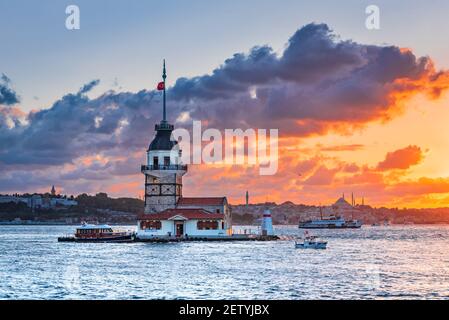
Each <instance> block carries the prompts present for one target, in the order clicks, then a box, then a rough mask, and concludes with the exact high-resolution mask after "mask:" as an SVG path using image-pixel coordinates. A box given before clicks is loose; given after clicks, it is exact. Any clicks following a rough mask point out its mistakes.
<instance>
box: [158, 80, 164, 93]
mask: <svg viewBox="0 0 449 320" xmlns="http://www.w3.org/2000/svg"><path fill="white" fill-rule="evenodd" d="M157 89H158V90H159V91H162V90H164V89H165V83H163V82H159V84H158V85H157Z"/></svg>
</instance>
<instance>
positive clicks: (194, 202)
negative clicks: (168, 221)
mask: <svg viewBox="0 0 449 320" xmlns="http://www.w3.org/2000/svg"><path fill="white" fill-rule="evenodd" d="M225 203H226V198H225V197H219V198H218V197H217V198H180V199H179V201H178V206H180V207H182V206H222V205H224V204H225Z"/></svg>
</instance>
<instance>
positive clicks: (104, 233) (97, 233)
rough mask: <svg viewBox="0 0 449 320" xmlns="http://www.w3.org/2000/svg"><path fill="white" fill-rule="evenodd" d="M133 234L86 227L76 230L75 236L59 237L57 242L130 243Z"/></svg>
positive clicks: (106, 228)
mask: <svg viewBox="0 0 449 320" xmlns="http://www.w3.org/2000/svg"><path fill="white" fill-rule="evenodd" d="M134 238H135V233H134V232H133V231H128V230H114V229H113V228H112V227H110V226H108V225H88V224H86V223H83V225H82V226H80V227H78V228H76V232H75V235H73V236H64V237H59V238H58V241H59V242H131V241H134Z"/></svg>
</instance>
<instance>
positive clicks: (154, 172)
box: [141, 60, 187, 214]
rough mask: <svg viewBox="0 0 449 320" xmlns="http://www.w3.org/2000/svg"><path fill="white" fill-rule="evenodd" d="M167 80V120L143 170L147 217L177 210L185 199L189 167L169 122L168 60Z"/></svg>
mask: <svg viewBox="0 0 449 320" xmlns="http://www.w3.org/2000/svg"><path fill="white" fill-rule="evenodd" d="M162 78H163V80H164V81H163V91H164V92H163V97H164V100H163V101H164V102H163V119H162V121H161V123H160V124H158V125H156V128H155V130H156V136H155V137H154V139H153V141H152V142H151V144H150V146H149V148H148V151H147V164H146V165H143V166H142V169H141V170H142V173H143V174H144V175H145V213H146V214H151V213H158V212H161V211H164V210H166V209H173V208H175V207H176V204H177V203H178V200H179V198H180V197H181V196H182V176H183V175H184V174H186V172H187V165H183V164H182V163H181V150H180V149H179V145H178V142H177V141H174V140H173V139H172V132H173V130H174V126H173V125H171V124H169V123H168V122H167V119H166V107H165V79H166V78H167V76H166V70H165V60H164V70H163V74H162Z"/></svg>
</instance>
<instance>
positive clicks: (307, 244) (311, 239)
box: [295, 233, 327, 249]
mask: <svg viewBox="0 0 449 320" xmlns="http://www.w3.org/2000/svg"><path fill="white" fill-rule="evenodd" d="M295 248H296V249H326V248H327V241H324V240H320V239H319V238H318V237H317V236H311V235H309V234H308V233H306V236H305V237H304V239H302V242H297V241H295Z"/></svg>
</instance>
